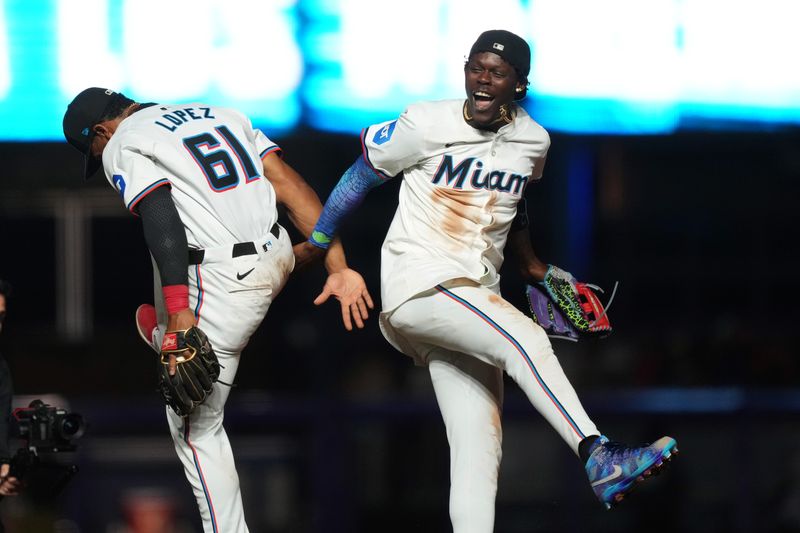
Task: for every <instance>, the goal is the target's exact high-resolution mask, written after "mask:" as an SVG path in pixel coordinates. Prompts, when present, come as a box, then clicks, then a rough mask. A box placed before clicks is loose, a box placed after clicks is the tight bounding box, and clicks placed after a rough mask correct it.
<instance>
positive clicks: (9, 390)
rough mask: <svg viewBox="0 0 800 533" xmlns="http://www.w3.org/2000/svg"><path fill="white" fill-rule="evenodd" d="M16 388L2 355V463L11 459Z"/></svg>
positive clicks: (0, 455)
mask: <svg viewBox="0 0 800 533" xmlns="http://www.w3.org/2000/svg"><path fill="white" fill-rule="evenodd" d="M13 394H14V388H13V386H12V384H11V372H10V371H9V370H8V364H7V363H6V360H5V359H4V358H3V356H2V355H0V464H2V463H8V462H9V460H10V459H11V451H10V450H9V442H8V428H9V425H10V424H11V397H12V396H13Z"/></svg>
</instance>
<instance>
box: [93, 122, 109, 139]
mask: <svg viewBox="0 0 800 533" xmlns="http://www.w3.org/2000/svg"><path fill="white" fill-rule="evenodd" d="M92 132H93V133H94V134H95V135H98V136H100V137H106V136H108V133H109V131H108V128H107V127H106V126H105V124H103V123H102V122H100V123H99V124H95V125H94V126H92Z"/></svg>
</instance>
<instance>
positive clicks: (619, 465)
mask: <svg viewBox="0 0 800 533" xmlns="http://www.w3.org/2000/svg"><path fill="white" fill-rule="evenodd" d="M677 453H678V443H677V442H675V439H673V438H672V437H661V438H660V439H658V440H657V441H655V442H654V443H652V444H650V445H648V446H642V447H634V446H626V445H625V444H621V443H619V442H612V441H610V440H608V438H607V437H605V436H604V435H601V436H600V437H599V438H598V439H597V440H596V441H595V442H594V444H592V448H591V453H590V455H589V459H588V460H587V461H586V474H587V475H588V476H589V482H590V483H591V484H592V490H594V493H595V495H596V496H597V498H598V499H599V500H600V501H601V502H602V503H603V504H604V505H605V506H606V509H610V508H611V507H612V506H613V505H616V504H618V503H620V502H621V501H622V500H623V499H624V498H625V496H626V495H627V494H628V493H630V492H631V490H633V488H634V487H635V486H636V484H637V483H639V482H641V481H644V480H645V478H648V477H650V476H651V475H653V474H658V473H660V471H661V470H662V469H663V468H664V467H665V466H666V463H668V462H669V461H670V460H671V459H672V456H673V455H675V454H677Z"/></svg>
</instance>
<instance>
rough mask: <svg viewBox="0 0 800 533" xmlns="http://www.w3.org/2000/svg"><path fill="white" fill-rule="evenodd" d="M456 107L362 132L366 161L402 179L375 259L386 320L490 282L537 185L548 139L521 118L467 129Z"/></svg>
mask: <svg viewBox="0 0 800 533" xmlns="http://www.w3.org/2000/svg"><path fill="white" fill-rule="evenodd" d="M463 105H464V100H463V99H459V100H443V101H438V102H422V103H417V104H414V105H411V106H409V107H408V109H406V111H405V112H404V113H403V114H402V115H401V116H400V118H398V119H397V120H394V121H389V122H384V123H382V124H377V125H374V126H370V127H369V128H367V129H366V130H365V131H364V133H363V136H362V140H363V148H364V157H365V158H366V160H367V162H368V163H369V164H370V165H372V166H373V167H374V168H375V169H376V170H377V171H379V172H381V173H383V174H385V175H386V176H387V177H391V176H396V175H397V174H399V173H400V172H403V174H404V179H403V183H402V185H401V188H400V198H399V205H398V207H397V211H396V212H395V216H394V220H393V221H392V225H391V227H390V228H389V232H388V234H387V236H386V240H385V241H384V244H383V249H382V253H381V286H382V291H381V297H382V303H383V310H384V311H385V312H386V311H391V310H392V309H394V308H395V307H397V306H398V305H400V304H401V303H403V302H404V301H405V300H407V299H408V298H410V297H411V296H414V295H415V294H418V293H420V292H422V291H425V290H427V289H430V288H431V287H433V286H435V285H436V284H438V283H441V282H443V281H446V280H449V279H454V278H461V277H466V278H469V279H472V280H474V281H477V282H480V283H482V284H484V285H492V284H494V283H496V281H497V279H498V274H497V272H498V270H499V269H500V265H501V264H502V262H503V249H504V247H505V244H506V237H507V235H508V230H509V228H510V226H511V221H512V220H513V219H514V216H515V215H516V213H517V203H518V202H519V200H520V198H522V195H523V193H524V192H525V187H526V185H527V184H528V183H529V182H530V181H532V180H538V179H539V178H541V176H542V170H543V168H544V163H545V158H546V155H547V149H548V148H549V146H550V137H549V135H548V134H547V132H546V131H545V130H544V128H542V127H541V126H540V125H539V124H537V123H536V122H535V121H534V120H533V119H532V118H531V117H530V116H529V115H528V114H527V113H526V112H525V110H524V109H522V108H521V107H517V116H516V118H515V119H514V120H513V121H512V122H511V124H507V125H505V126H503V127H502V128H500V130H499V131H498V132H497V133H493V132H489V131H483V130H479V129H476V128H473V127H471V126H470V125H468V124H467V123H466V122H465V121H464V117H463V115H462V106H463Z"/></svg>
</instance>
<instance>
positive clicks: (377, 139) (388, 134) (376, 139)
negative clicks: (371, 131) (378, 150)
mask: <svg viewBox="0 0 800 533" xmlns="http://www.w3.org/2000/svg"><path fill="white" fill-rule="evenodd" d="M396 125H397V121H396V120H393V121H391V122H389V123H388V124H386V125H385V126H383V127H382V128H381V129H379V130H378V131H376V132H375V135H373V136H372V142H373V143H375V144H377V145H381V144H383V143H387V142H389V141H390V140H391V139H392V134H393V133H394V127H395V126H396Z"/></svg>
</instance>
